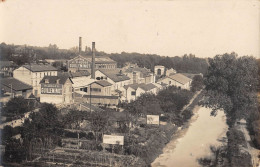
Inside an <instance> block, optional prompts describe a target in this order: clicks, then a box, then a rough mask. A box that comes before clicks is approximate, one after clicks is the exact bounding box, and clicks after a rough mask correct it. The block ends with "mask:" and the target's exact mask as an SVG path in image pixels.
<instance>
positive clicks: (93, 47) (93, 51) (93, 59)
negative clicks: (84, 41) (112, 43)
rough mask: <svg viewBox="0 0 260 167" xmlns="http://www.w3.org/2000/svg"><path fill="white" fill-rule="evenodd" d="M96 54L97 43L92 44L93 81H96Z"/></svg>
mask: <svg viewBox="0 0 260 167" xmlns="http://www.w3.org/2000/svg"><path fill="white" fill-rule="evenodd" d="M95 52H96V49H95V42H92V66H91V78H92V79H95V66H96V65H95V57H96V55H95Z"/></svg>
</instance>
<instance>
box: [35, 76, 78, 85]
mask: <svg viewBox="0 0 260 167" xmlns="http://www.w3.org/2000/svg"><path fill="white" fill-rule="evenodd" d="M46 79H48V81H49V83H48V84H57V81H58V80H59V84H62V85H63V84H65V82H66V81H67V79H69V77H68V76H66V75H59V76H44V77H43V79H42V80H41V81H40V83H45V80H46ZM70 81H71V80H70ZM71 82H72V81H71ZM72 83H73V82H72Z"/></svg>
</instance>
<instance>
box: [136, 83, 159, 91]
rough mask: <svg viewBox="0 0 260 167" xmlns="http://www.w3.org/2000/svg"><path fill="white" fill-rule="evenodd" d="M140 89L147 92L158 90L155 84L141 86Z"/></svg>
mask: <svg viewBox="0 0 260 167" xmlns="http://www.w3.org/2000/svg"><path fill="white" fill-rule="evenodd" d="M140 88H141V89H143V90H145V91H149V90H152V89H154V88H157V87H156V86H155V85H154V84H152V83H149V84H144V85H140Z"/></svg>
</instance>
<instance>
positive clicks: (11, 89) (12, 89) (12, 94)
mask: <svg viewBox="0 0 260 167" xmlns="http://www.w3.org/2000/svg"><path fill="white" fill-rule="evenodd" d="M9 85H10V86H11V98H13V84H9Z"/></svg>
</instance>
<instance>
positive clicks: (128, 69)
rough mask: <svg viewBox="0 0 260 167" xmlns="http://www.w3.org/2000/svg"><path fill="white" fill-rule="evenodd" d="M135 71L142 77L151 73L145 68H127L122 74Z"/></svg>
mask: <svg viewBox="0 0 260 167" xmlns="http://www.w3.org/2000/svg"><path fill="white" fill-rule="evenodd" d="M135 71H138V72H141V73H142V74H143V75H144V76H148V75H149V74H150V73H151V72H150V70H148V69H146V68H140V67H129V68H127V69H126V70H125V71H124V72H126V73H132V72H135Z"/></svg>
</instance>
